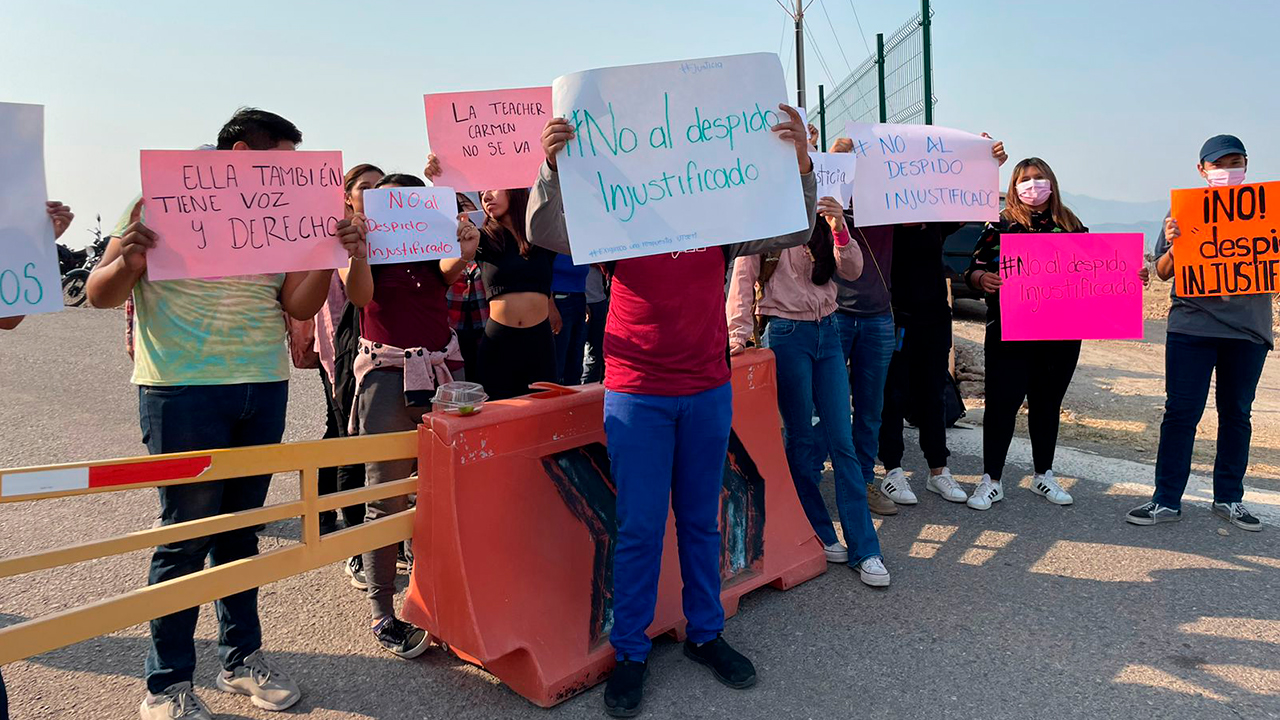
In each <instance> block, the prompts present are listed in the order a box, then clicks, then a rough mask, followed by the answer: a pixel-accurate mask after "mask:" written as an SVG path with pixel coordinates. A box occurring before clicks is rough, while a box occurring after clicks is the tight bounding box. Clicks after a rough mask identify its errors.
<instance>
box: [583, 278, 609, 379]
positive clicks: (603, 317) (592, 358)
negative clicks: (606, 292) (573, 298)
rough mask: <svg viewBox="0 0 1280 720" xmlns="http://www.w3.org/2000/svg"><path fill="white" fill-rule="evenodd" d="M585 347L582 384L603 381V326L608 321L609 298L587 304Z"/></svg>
mask: <svg viewBox="0 0 1280 720" xmlns="http://www.w3.org/2000/svg"><path fill="white" fill-rule="evenodd" d="M587 310H588V311H589V314H590V317H588V318H587V347H586V350H585V352H584V354H583V358H582V384H583V385H586V384H588V383H596V382H600V381H601V380H604V326H605V322H606V321H607V320H608V319H609V298H608V297H607V296H606V297H605V299H604V300H601V301H600V302H596V303H587Z"/></svg>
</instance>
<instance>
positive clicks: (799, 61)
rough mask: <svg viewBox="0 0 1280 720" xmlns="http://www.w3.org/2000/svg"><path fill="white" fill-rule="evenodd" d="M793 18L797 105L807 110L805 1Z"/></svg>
mask: <svg viewBox="0 0 1280 720" xmlns="http://www.w3.org/2000/svg"><path fill="white" fill-rule="evenodd" d="M924 1H925V2H926V3H927V2H928V1H929V0H924ZM791 17H792V18H794V19H795V21H796V105H797V106H798V107H802V108H806V109H807V108H808V106H807V105H805V103H804V0H796V9H795V12H793V13H791ZM926 37H927V36H926Z"/></svg>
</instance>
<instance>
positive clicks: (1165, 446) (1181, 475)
mask: <svg viewBox="0 0 1280 720" xmlns="http://www.w3.org/2000/svg"><path fill="white" fill-rule="evenodd" d="M1266 361H1267V346H1266V345H1263V344H1261V343H1255V342H1250V341H1248V340H1232V339H1227V338H1211V337H1201V336H1198V335H1185V334H1183V333H1177V332H1170V333H1169V334H1168V335H1167V337H1166V340H1165V351H1164V371H1165V393H1166V396H1167V397H1166V399H1165V403H1164V420H1163V421H1161V423H1160V449H1159V450H1158V451H1157V454H1156V491H1155V494H1154V495H1153V496H1152V498H1151V499H1152V500H1154V501H1155V502H1158V503H1160V504H1161V505H1164V506H1165V507H1171V508H1177V509H1180V508H1181V507H1182V493H1183V492H1184V491H1185V490H1186V489H1187V477H1188V476H1189V475H1190V474H1191V453H1192V450H1193V445H1194V443H1195V439H1196V426H1197V425H1198V424H1199V423H1200V417H1201V416H1202V415H1204V406H1205V403H1206V402H1208V400H1209V378H1210V377H1211V376H1212V375H1213V374H1214V370H1215V369H1216V370H1217V376H1218V392H1217V396H1216V402H1217V406H1218V453H1217V457H1215V458H1214V462H1213V500H1214V502H1224V503H1232V502H1240V500H1241V498H1243V497H1244V473H1245V470H1246V469H1247V468H1248V466H1249V441H1250V439H1251V438H1252V436H1253V425H1252V423H1251V421H1250V415H1251V414H1252V411H1253V398H1254V395H1255V394H1256V393H1257V390H1258V380H1259V378H1261V377H1262V366H1263V364H1264V363H1265V362H1266Z"/></svg>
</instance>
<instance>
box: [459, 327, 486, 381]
mask: <svg viewBox="0 0 1280 720" xmlns="http://www.w3.org/2000/svg"><path fill="white" fill-rule="evenodd" d="M455 332H457V333H458V349H459V350H460V351H461V352H462V366H463V372H464V373H466V375H465V377H466V378H467V379H468V380H473V381H474V379H475V378H478V377H480V338H482V337H484V326H483V325H479V326H477V327H468V328H458V329H457V330H456V331H455Z"/></svg>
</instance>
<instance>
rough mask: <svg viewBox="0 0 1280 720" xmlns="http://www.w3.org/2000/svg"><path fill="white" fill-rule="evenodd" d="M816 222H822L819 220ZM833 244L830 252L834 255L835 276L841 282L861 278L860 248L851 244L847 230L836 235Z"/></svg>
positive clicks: (853, 243)
mask: <svg viewBox="0 0 1280 720" xmlns="http://www.w3.org/2000/svg"><path fill="white" fill-rule="evenodd" d="M818 222H823V221H822V220H819V221H818ZM834 240H835V242H834V243H832V250H833V251H834V252H835V254H836V274H837V275H839V276H840V279H841V280H848V281H850V282H852V281H854V280H857V279H858V278H859V277H861V276H862V270H863V263H862V248H861V246H859V245H858V243H856V242H851V237H850V235H849V228H847V227H846V228H845V229H844V230H841V231H840V232H838V233H836V235H835V238H834Z"/></svg>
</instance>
